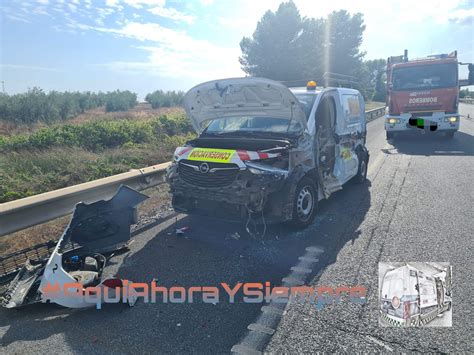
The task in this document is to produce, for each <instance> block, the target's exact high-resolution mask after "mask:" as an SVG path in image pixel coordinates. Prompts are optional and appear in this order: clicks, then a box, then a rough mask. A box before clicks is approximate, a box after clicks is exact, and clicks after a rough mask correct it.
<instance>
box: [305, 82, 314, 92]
mask: <svg viewBox="0 0 474 355" xmlns="http://www.w3.org/2000/svg"><path fill="white" fill-rule="evenodd" d="M306 90H316V82H315V81H313V80H310V81H308V82H307V83H306Z"/></svg>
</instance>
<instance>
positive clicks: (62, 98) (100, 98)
mask: <svg viewBox="0 0 474 355" xmlns="http://www.w3.org/2000/svg"><path fill="white" fill-rule="evenodd" d="M183 96H184V92H182V91H163V90H157V91H154V92H152V93H150V94H148V95H147V96H146V101H147V102H148V103H150V104H151V105H152V107H153V108H160V107H171V106H180V105H181V102H182V100H183ZM137 103H138V102H137V94H136V93H134V92H131V91H128V90H124V91H121V90H115V91H110V92H105V93H104V92H98V93H95V92H90V91H86V92H77V91H76V92H68V91H66V92H59V91H50V92H48V93H46V92H45V91H44V90H42V89H41V88H37V87H34V88H32V89H28V91H27V92H25V93H19V94H13V95H8V94H5V93H0V120H6V121H10V122H14V123H18V124H29V123H34V122H45V123H52V122H57V121H61V120H63V121H64V120H68V119H70V118H73V117H76V116H77V115H79V114H81V113H84V112H85V111H87V110H91V109H94V108H97V107H105V110H106V112H116V111H127V110H129V109H131V108H133V107H135V106H136V105H137Z"/></svg>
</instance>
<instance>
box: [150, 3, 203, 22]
mask: <svg viewBox="0 0 474 355" xmlns="http://www.w3.org/2000/svg"><path fill="white" fill-rule="evenodd" d="M148 11H149V12H151V13H152V14H153V15H158V16H161V17H164V18H168V19H170V20H174V21H183V22H186V23H188V24H191V23H193V22H194V20H195V17H194V16H191V15H187V14H184V13H182V12H180V11H178V10H176V9H173V8H168V7H161V6H157V7H154V8H151V9H149V10H148Z"/></svg>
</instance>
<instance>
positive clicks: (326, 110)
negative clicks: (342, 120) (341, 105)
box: [316, 96, 336, 128]
mask: <svg viewBox="0 0 474 355" xmlns="http://www.w3.org/2000/svg"><path fill="white" fill-rule="evenodd" d="M335 122H336V103H335V102H334V99H333V98H332V97H329V96H327V97H325V98H323V99H322V101H321V103H320V104H319V107H318V110H317V111H316V127H318V128H331V127H333V126H334V125H335Z"/></svg>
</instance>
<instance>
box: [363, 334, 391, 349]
mask: <svg viewBox="0 0 474 355" xmlns="http://www.w3.org/2000/svg"><path fill="white" fill-rule="evenodd" d="M366 338H367V339H368V340H370V341H372V342H373V343H376V344H378V345H380V346H383V347H384V348H385V349H387V350H388V351H391V352H393V348H391V347H390V346H388V345H387V344H385V343H384V342H382V341H380V340H378V339H375V338H374V337H371V336H370V335H367V336H366Z"/></svg>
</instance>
